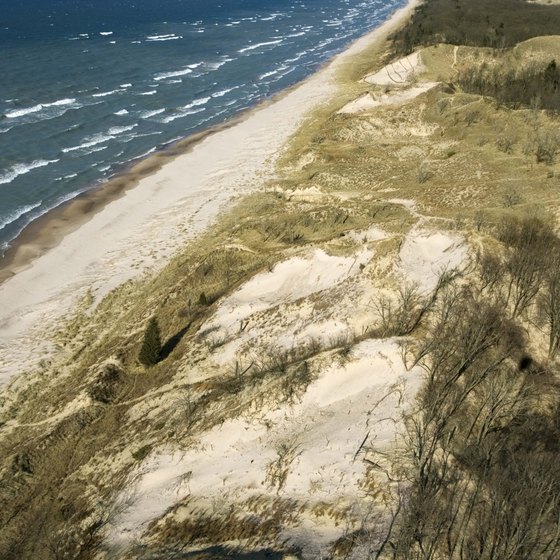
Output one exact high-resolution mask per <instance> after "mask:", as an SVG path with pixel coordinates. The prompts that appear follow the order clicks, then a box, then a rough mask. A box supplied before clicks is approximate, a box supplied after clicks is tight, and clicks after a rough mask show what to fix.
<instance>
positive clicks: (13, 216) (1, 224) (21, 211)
mask: <svg viewBox="0 0 560 560" xmlns="http://www.w3.org/2000/svg"><path fill="white" fill-rule="evenodd" d="M41 204H43V201H42V200H40V201H39V202H37V203H36V204H28V205H27V206H21V207H20V208H16V209H15V210H14V211H13V212H11V213H10V214H8V215H7V216H5V217H4V218H2V219H0V229H4V228H5V227H6V226H9V225H10V224H11V223H13V222H15V221H16V220H19V219H20V218H21V217H22V216H25V214H28V213H29V212H31V210H35V208H39V206H41Z"/></svg>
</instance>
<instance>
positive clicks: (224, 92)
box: [212, 86, 238, 97]
mask: <svg viewBox="0 0 560 560" xmlns="http://www.w3.org/2000/svg"><path fill="white" fill-rule="evenodd" d="M237 87H238V86H236V87H232V88H227V89H222V90H221V91H217V92H216V93H213V94H212V97H223V96H224V95H226V93H229V92H230V91H233V90H234V89H237Z"/></svg>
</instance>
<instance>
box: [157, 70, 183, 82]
mask: <svg viewBox="0 0 560 560" xmlns="http://www.w3.org/2000/svg"><path fill="white" fill-rule="evenodd" d="M191 73H192V70H191V69H190V68H183V69H182V70H175V71H174V72H162V73H161V74H156V75H155V76H154V80H156V82H158V81H160V80H165V79H166V78H176V77H177V76H186V75H187V74H191Z"/></svg>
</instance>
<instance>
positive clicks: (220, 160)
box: [0, 0, 419, 384]
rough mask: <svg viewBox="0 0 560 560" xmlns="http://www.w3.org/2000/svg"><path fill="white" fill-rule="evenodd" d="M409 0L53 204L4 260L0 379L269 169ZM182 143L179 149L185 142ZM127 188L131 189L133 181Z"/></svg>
mask: <svg viewBox="0 0 560 560" xmlns="http://www.w3.org/2000/svg"><path fill="white" fill-rule="evenodd" d="M418 3H419V0H411V1H410V2H409V4H408V5H407V6H405V7H404V8H401V9H399V10H398V11H397V12H395V14H394V15H393V16H392V17H391V18H390V19H389V20H388V21H387V22H386V23H385V24H383V25H382V26H380V27H378V28H376V29H375V30H374V31H373V32H371V33H369V34H367V35H365V36H364V37H362V38H361V39H359V40H358V41H356V42H355V43H353V44H352V45H351V46H350V47H349V48H348V49H347V50H346V51H344V52H343V53H341V54H340V55H338V56H337V57H335V58H334V59H333V60H332V61H331V62H330V63H329V64H327V65H326V66H325V67H323V68H322V69H321V70H320V71H318V72H317V73H315V74H314V75H312V76H311V77H310V78H308V79H306V80H305V81H304V82H302V83H301V84H299V85H298V86H296V87H294V88H292V89H291V90H289V91H288V92H286V93H284V94H282V95H280V96H278V98H276V99H275V100H274V101H273V102H269V103H266V104H263V105H261V106H259V107H257V108H256V109H255V110H253V111H250V112H248V113H247V114H245V115H243V116H242V117H240V118H238V119H236V120H235V121H233V122H230V123H228V125H227V126H224V127H222V128H220V129H219V130H217V131H215V132H214V133H212V134H206V135H204V136H203V137H202V138H200V137H199V138H194V140H195V141H194V142H193V139H192V138H191V139H187V140H186V141H185V144H183V147H179V148H177V149H176V152H183V153H179V155H177V154H176V153H174V152H173V151H171V152H169V153H167V154H165V153H164V154H157V155H155V156H152V157H150V158H148V159H146V160H144V161H142V162H141V163H140V164H138V165H137V166H135V167H134V168H132V169H131V170H130V171H129V173H128V174H125V175H123V176H122V177H119V178H117V179H115V181H114V182H113V183H112V184H109V185H106V186H105V187H103V188H102V189H101V190H99V192H98V193H92V194H90V195H89V196H85V197H82V198H80V199H78V200H76V201H75V202H74V203H73V204H71V205H68V206H66V207H65V208H64V209H62V210H60V209H59V210H58V211H55V212H54V213H52V215H49V216H47V217H46V218H45V219H44V220H43V221H42V222H41V223H39V224H37V225H36V226H35V228H34V229H31V230H30V231H28V232H27V233H26V234H24V237H23V238H22V240H21V241H20V243H19V244H18V245H17V250H15V251H13V252H12V254H11V255H10V258H9V261H6V262H5V263H4V268H3V270H2V273H1V274H2V276H0V279H2V278H5V280H4V282H3V283H2V284H0V341H1V342H0V384H4V383H6V382H7V381H8V380H9V379H10V378H12V377H13V376H14V375H16V374H17V373H20V372H22V371H25V370H26V369H28V368H30V367H32V366H33V364H34V363H36V362H37V361H38V360H40V359H43V358H45V357H47V356H48V354H49V352H51V351H52V349H53V348H52V345H51V343H50V342H49V336H48V334H49V332H50V331H52V329H53V328H54V325H55V324H56V322H57V321H58V320H60V318H61V317H63V316H64V315H65V314H66V313H68V312H69V311H70V310H71V309H72V306H73V304H75V302H76V301H78V299H79V298H81V297H83V296H84V295H85V294H86V293H87V292H88V291H91V293H92V295H93V296H94V297H95V298H96V299H98V300H99V299H101V298H102V297H103V296H104V295H105V294H107V293H108V292H110V291H111V290H112V289H114V288H115V287H116V286H118V285H120V284H122V283H123V282H125V281H127V280H129V279H131V278H135V277H137V276H138V275H140V274H142V273H145V272H147V271H154V270H156V269H157V268H159V267H162V266H163V265H164V264H165V263H166V262H168V259H169V258H170V256H171V255H173V254H174V253H175V252H176V251H177V250H178V249H179V248H180V247H181V246H183V245H184V244H185V243H186V242H187V241H188V240H189V239H193V238H194V237H195V236H197V235H198V234H199V233H200V232H202V231H203V230H204V229H205V228H207V227H208V226H209V225H210V224H211V223H213V222H214V221H215V220H216V218H217V217H218V215H219V213H220V211H221V210H222V209H224V208H226V207H227V206H228V205H230V204H231V203H232V199H233V198H234V197H236V196H239V195H242V194H245V193H248V192H252V191H254V190H256V189H259V188H260V187H262V186H264V185H265V184H266V183H267V181H269V180H270V179H272V178H274V173H275V162H276V161H277V159H278V157H279V156H280V155H281V153H282V148H283V146H284V145H285V144H286V142H287V141H288V140H289V138H290V136H291V135H293V134H294V133H295V132H296V131H297V129H298V126H299V125H300V124H301V123H302V122H303V121H304V119H305V118H306V116H308V115H309V114H310V112H311V111H312V110H314V109H316V108H318V107H320V106H321V105H323V104H326V103H328V102H329V101H330V100H332V99H333V98H334V97H335V96H336V93H337V79H336V76H337V72H338V71H339V69H340V68H342V67H343V66H344V65H349V64H352V59H353V57H355V56H356V55H358V54H359V53H360V52H362V51H364V50H365V49H367V48H370V47H371V46H372V45H374V44H375V43H376V42H379V41H382V40H384V39H385V38H386V37H387V34H388V33H390V32H391V31H392V30H394V29H396V28H397V27H398V26H399V25H401V24H402V22H403V21H404V20H405V19H406V18H407V17H408V16H409V15H410V14H411V12H412V11H413V9H414V8H415V7H416V5H417V4H418ZM185 150H186V151H185ZM131 187H133V188H131Z"/></svg>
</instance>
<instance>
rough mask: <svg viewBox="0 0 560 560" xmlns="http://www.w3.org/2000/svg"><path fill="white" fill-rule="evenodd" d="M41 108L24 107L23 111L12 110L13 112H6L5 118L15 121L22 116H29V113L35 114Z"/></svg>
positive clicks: (37, 106)
mask: <svg viewBox="0 0 560 560" xmlns="http://www.w3.org/2000/svg"><path fill="white" fill-rule="evenodd" d="M42 108H43V106H42V105H40V104H39V105H34V106H33V107H26V108H25V109H14V110H13V111H8V112H7V113H6V117H7V118H8V119H15V118H17V117H23V116H24V115H29V114H30V113H37V112H38V111H40V110H41V109H42Z"/></svg>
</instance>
